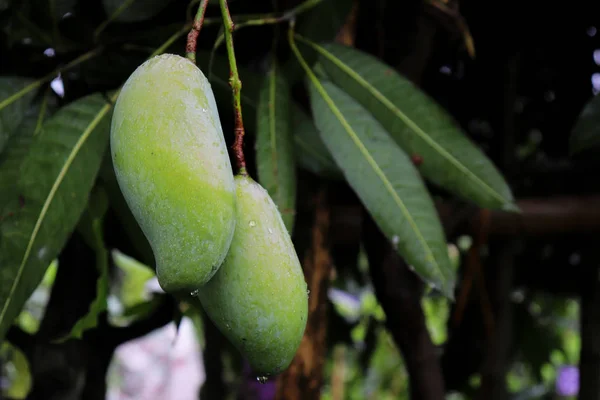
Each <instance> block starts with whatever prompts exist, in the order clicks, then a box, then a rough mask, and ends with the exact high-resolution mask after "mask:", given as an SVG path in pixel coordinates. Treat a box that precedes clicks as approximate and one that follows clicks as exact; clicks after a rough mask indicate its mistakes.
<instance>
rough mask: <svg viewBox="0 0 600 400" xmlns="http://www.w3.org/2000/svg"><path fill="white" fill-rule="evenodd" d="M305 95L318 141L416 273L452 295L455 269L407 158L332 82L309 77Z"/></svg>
mask: <svg viewBox="0 0 600 400" xmlns="http://www.w3.org/2000/svg"><path fill="white" fill-rule="evenodd" d="M310 100H311V107H312V112H313V115H314V118H315V123H316V125H317V127H318V128H319V131H320V132H321V138H322V139H323V142H324V143H325V145H326V146H327V148H328V149H329V151H330V152H331V154H332V156H333V158H334V159H335V161H336V163H337V164H338V165H339V166H340V168H341V169H342V171H343V172H344V175H345V177H346V180H347V181H348V183H349V184H350V186H351V187H352V188H353V189H354V191H355V192H356V194H357V195H358V197H359V198H360V199H361V201H362V203H363V204H364V205H365V207H366V208H367V209H368V211H369V213H370V214H371V215H372V217H373V219H374V220H375V222H376V223H377V224H378V226H379V227H380V229H381V230H382V232H383V233H384V234H385V235H386V236H387V237H388V238H389V240H390V241H391V242H392V244H393V245H394V247H395V248H396V249H397V250H398V252H399V253H400V254H401V255H402V256H403V257H404V259H405V260H406V261H407V263H408V264H410V265H412V266H413V267H414V269H415V272H416V273H417V274H419V275H420V276H421V277H422V278H423V279H424V280H425V281H426V282H428V283H429V284H430V285H432V286H435V287H437V288H438V289H440V290H441V291H442V292H443V293H444V294H445V295H446V296H448V297H452V296H453V288H454V271H453V269H452V267H451V265H450V260H449V258H448V251H447V249H446V240H445V237H444V232H443V230H442V226H441V223H440V221H439V219H438V216H437V211H436V209H435V207H434V205H433V201H432V200H431V197H430V196H429V193H428V191H427V189H426V187H425V185H424V183H423V182H422V180H421V177H420V176H419V173H418V171H417V170H416V168H415V167H414V165H413V164H412V162H411V160H410V158H409V157H408V156H407V155H406V154H405V153H404V152H403V151H402V150H401V149H400V148H399V147H398V145H397V144H396V143H395V142H394V141H393V140H392V139H391V138H390V137H389V135H388V134H387V132H386V131H385V129H384V128H383V127H382V126H381V124H380V123H379V122H377V120H375V118H373V116H372V115H371V114H369V112H368V111H367V110H365V108H363V107H362V106H361V105H360V104H359V103H358V102H357V101H356V100H354V99H353V98H352V97H350V96H349V95H347V94H346V93H344V92H343V91H342V90H341V89H340V88H338V87H336V86H335V85H334V84H332V83H331V82H328V81H321V82H319V81H317V80H316V78H314V79H313V80H311V85H310Z"/></svg>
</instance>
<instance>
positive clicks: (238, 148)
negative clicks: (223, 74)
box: [219, 0, 248, 175]
mask: <svg viewBox="0 0 600 400" xmlns="http://www.w3.org/2000/svg"><path fill="white" fill-rule="evenodd" d="M219 4H220V5H221V14H222V16H223V24H224V26H225V42H226V44H227V56H228V58H229V69H230V72H229V75H230V77H229V85H230V86H231V89H232V91H233V110H234V113H235V142H234V143H233V151H234V153H235V158H236V160H237V166H238V173H239V174H240V175H248V173H247V172H246V160H245V158H244V121H243V119H242V102H241V92H242V81H241V80H240V75H239V73H238V69H237V63H236V61H235V51H234V48H233V30H234V25H233V20H232V19H231V15H230V14H229V7H228V5H227V0H219Z"/></svg>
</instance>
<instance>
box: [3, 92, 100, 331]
mask: <svg viewBox="0 0 600 400" xmlns="http://www.w3.org/2000/svg"><path fill="white" fill-rule="evenodd" d="M110 110H111V105H110V104H108V103H107V102H106V101H105V100H104V99H103V97H102V96H101V95H99V94H94V95H90V96H87V97H85V98H82V99H79V100H77V101H74V102H73V103H71V104H69V105H67V106H66V107H63V108H61V109H60V110H59V111H58V112H57V113H56V114H55V115H54V116H52V117H51V118H50V119H49V120H48V121H47V122H46V123H45V124H44V126H43V128H42V130H41V132H40V133H39V134H37V135H36V136H35V138H34V141H33V143H32V144H31V146H30V148H29V151H28V153H27V155H26V157H25V159H24V160H23V162H22V164H21V165H20V172H19V180H18V182H17V185H16V187H15V188H14V192H13V193H12V196H13V197H14V198H15V201H14V202H13V203H12V204H9V205H8V206H7V207H9V206H11V205H12V206H13V207H14V209H15V212H14V215H13V216H12V217H11V218H5V219H4V220H3V221H2V224H1V225H0V266H1V268H0V339H1V338H3V337H4V335H5V334H6V331H7V329H8V327H9V326H10V325H11V324H12V321H13V320H14V319H15V317H16V316H17V315H18V314H19V312H20V310H21V308H22V307H23V304H24V303H25V301H26V300H27V299H28V298H29V296H30V295H31V293H32V292H33V290H34V289H35V288H36V286H37V285H38V284H39V282H40V281H41V279H42V278H43V276H44V272H45V270H46V268H47V267H48V265H50V262H51V261H52V260H53V259H54V258H55V257H56V256H57V255H58V253H59V252H60V250H61V249H62V247H63V246H64V244H65V242H66V240H67V239H68V237H69V235H70V234H71V232H72V230H73V229H74V227H75V226H76V224H77V221H78V220H79V218H80V216H81V214H82V212H83V211H84V209H85V205H86V202H87V198H88V194H89V192H90V190H91V188H92V186H93V183H94V181H95V179H96V175H97V173H98V169H99V168H100V162H101V160H102V155H103V153H104V151H105V150H106V148H107V145H108V133H109V123H110ZM16 199H19V200H18V201H17V200H16ZM7 207H5V208H7Z"/></svg>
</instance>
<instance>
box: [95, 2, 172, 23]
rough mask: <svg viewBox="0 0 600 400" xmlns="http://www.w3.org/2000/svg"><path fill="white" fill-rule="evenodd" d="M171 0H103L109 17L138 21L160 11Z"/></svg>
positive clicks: (116, 19) (118, 19)
mask: <svg viewBox="0 0 600 400" xmlns="http://www.w3.org/2000/svg"><path fill="white" fill-rule="evenodd" d="M170 1H171V0H103V1H102V3H103V4H104V10H105V11H106V14H107V15H108V16H109V18H112V19H114V20H115V21H119V22H138V21H143V20H146V19H150V18H152V17H154V16H155V15H157V14H158V13H159V12H161V11H162V10H163V9H164V8H165V7H166V6H167V5H168V4H169V2H170Z"/></svg>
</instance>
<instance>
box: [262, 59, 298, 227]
mask: <svg viewBox="0 0 600 400" xmlns="http://www.w3.org/2000/svg"><path fill="white" fill-rule="evenodd" d="M290 103H291V94H290V88H289V86H288V84H287V82H286V81H285V77H284V76H283V75H282V73H281V70H280V68H279V66H278V65H277V64H276V63H274V64H273V66H272V67H271V69H270V71H269V73H268V74H267V76H266V78H265V80H264V83H263V87H262V89H261V92H260V97H259V101H258V116H257V121H258V126H257V130H256V168H257V172H258V181H259V183H260V184H261V185H262V186H263V187H264V188H265V189H266V190H267V192H268V193H269V195H270V196H271V197H272V198H273V201H274V202H275V204H276V205H277V208H279V212H280V213H281V216H282V218H283V222H284V223H285V226H286V228H287V230H288V232H290V233H291V232H292V230H293V226H294V217H295V209H296V163H295V161H294V142H293V136H292V129H291V128H292V127H291V119H290V116H291V115H290Z"/></svg>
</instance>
